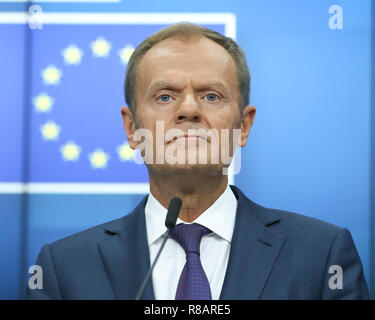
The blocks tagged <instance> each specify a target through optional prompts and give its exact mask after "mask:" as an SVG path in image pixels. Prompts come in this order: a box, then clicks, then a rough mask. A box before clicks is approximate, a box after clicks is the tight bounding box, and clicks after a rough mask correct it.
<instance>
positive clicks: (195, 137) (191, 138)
mask: <svg viewBox="0 0 375 320" xmlns="http://www.w3.org/2000/svg"><path fill="white" fill-rule="evenodd" d="M180 139H184V140H185V141H194V140H198V139H202V140H204V141H208V139H207V138H206V137H204V136H201V135H197V134H188V133H185V134H181V135H179V136H175V137H173V139H172V140H169V141H167V144H169V143H172V142H174V141H177V140H180Z"/></svg>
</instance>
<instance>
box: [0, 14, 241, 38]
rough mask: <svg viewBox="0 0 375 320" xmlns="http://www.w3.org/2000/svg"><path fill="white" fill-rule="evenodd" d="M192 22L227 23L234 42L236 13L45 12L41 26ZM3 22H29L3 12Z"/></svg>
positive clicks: (23, 17) (227, 32)
mask: <svg viewBox="0 0 375 320" xmlns="http://www.w3.org/2000/svg"><path fill="white" fill-rule="evenodd" d="M182 21H189V22H192V23H197V24H224V25H225V35H226V36H227V37H231V38H232V39H235V36H236V16H235V15H234V14H233V13H80V12H72V13H66V12H64V13H43V15H42V16H41V21H40V22H41V23H42V24H107V25H116V24H171V23H177V22H182ZM1 23H28V14H27V13H24V12H17V13H14V12H13V13H4V12H3V13H0V24H1Z"/></svg>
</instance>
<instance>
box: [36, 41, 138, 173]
mask: <svg viewBox="0 0 375 320" xmlns="http://www.w3.org/2000/svg"><path fill="white" fill-rule="evenodd" d="M90 48H91V53H92V55H93V56H94V57H95V58H108V56H109V54H110V52H111V49H112V44H111V43H110V42H109V41H108V40H106V39H105V38H104V37H102V36H100V37H97V38H96V39H95V40H94V41H92V42H91V43H90ZM133 52H134V47H133V46H132V45H130V44H128V45H125V46H124V47H123V48H121V49H120V50H118V55H119V58H120V62H121V63H122V64H124V65H126V64H127V63H128V62H129V59H130V57H131V55H132V54H133ZM61 55H62V57H63V59H64V63H65V64H66V65H69V66H78V65H80V64H81V62H82V58H83V56H84V52H83V50H82V49H81V48H79V47H78V46H77V45H75V44H74V43H70V44H69V45H68V46H67V47H66V48H64V49H63V50H62V51H61ZM40 75H41V77H42V80H43V83H44V84H45V85H46V86H57V85H58V84H59V83H60V80H61V78H62V76H63V72H62V70H61V69H59V68H58V67H56V66H55V65H54V64H49V65H47V66H46V67H45V68H44V69H42V70H41V72H40ZM32 103H33V105H34V109H35V111H36V112H38V113H50V112H51V111H52V108H53V105H54V103H55V99H54V98H53V97H51V96H49V95H48V93H46V92H41V93H39V94H38V95H37V96H35V97H33V98H32ZM39 130H40V133H41V136H42V139H43V140H45V141H57V140H58V139H59V134H60V132H61V130H62V128H61V125H59V124H57V123H55V122H54V121H53V120H48V121H46V122H45V123H44V124H42V125H41V126H40V127H39ZM60 153H61V158H62V160H63V161H66V162H77V161H79V159H80V155H81V153H82V147H81V146H80V145H78V144H77V143H76V142H75V141H73V140H69V141H67V142H66V143H65V144H63V145H61V147H60ZM117 154H118V159H119V160H120V161H124V162H125V161H132V160H133V159H134V156H135V151H134V150H133V149H132V148H131V147H130V146H129V145H128V144H127V143H125V142H124V143H123V144H121V145H119V146H117ZM88 159H89V162H90V166H91V168H92V169H106V168H107V167H108V161H109V160H110V156H109V154H108V153H107V152H105V151H104V150H103V149H102V148H96V149H95V150H94V151H93V152H91V153H89V154H88Z"/></svg>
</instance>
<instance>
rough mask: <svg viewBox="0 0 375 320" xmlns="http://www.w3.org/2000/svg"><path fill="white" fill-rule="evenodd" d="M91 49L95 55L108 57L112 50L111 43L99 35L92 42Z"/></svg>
mask: <svg viewBox="0 0 375 320" xmlns="http://www.w3.org/2000/svg"><path fill="white" fill-rule="evenodd" d="M91 50H92V53H93V55H94V57H97V58H106V57H108V55H109V51H110V50H111V43H110V42H108V41H107V40H105V39H104V38H103V37H99V38H97V39H96V40H95V41H93V42H91Z"/></svg>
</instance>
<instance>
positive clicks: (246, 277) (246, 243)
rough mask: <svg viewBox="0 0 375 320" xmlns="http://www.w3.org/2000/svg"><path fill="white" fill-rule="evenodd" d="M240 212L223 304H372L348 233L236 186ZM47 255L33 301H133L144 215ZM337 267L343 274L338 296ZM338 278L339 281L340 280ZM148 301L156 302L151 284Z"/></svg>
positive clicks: (143, 253) (144, 257)
mask: <svg viewBox="0 0 375 320" xmlns="http://www.w3.org/2000/svg"><path fill="white" fill-rule="evenodd" d="M231 188H232V190H233V192H234V194H235V196H236V198H237V200H238V207H237V213H236V221H235V227H234V232H233V238H232V242H231V249H230V250H231V251H230V256H229V261H228V267H227V271H226V275H225V279H224V284H223V287H222V291H221V296H220V299H368V297H369V294H368V288H367V285H366V281H365V278H364V275H363V270H362V264H361V261H360V258H359V256H358V253H357V251H356V248H355V245H354V243H353V240H352V237H351V235H350V233H349V231H348V230H347V229H343V228H340V227H337V226H334V225H331V224H329V223H326V222H323V221H320V220H317V219H313V218H309V217H306V216H302V215H299V214H295V213H291V212H286V211H280V210H274V209H268V208H264V207H262V206H260V205H257V204H255V203H254V202H252V201H251V200H249V199H248V198H247V197H246V196H245V195H244V194H243V193H242V192H241V191H240V190H239V189H238V188H236V187H233V186H231ZM146 201H147V196H146V197H145V198H144V199H143V200H142V202H141V203H140V204H139V205H138V206H137V207H136V208H135V209H134V210H133V212H131V213H130V214H128V215H126V216H124V217H123V218H120V219H118V220H114V221H111V222H108V223H105V224H102V225H99V226H96V227H94V228H91V229H89V230H86V231H83V232H80V233H77V234H75V235H72V236H70V237H67V238H65V239H62V240H59V241H57V242H54V243H52V244H46V245H44V246H43V247H42V249H41V252H40V254H39V257H38V259H37V262H36V264H37V265H40V266H41V267H42V269H43V289H33V290H32V289H29V288H28V289H27V295H26V296H27V299H134V297H135V296H136V293H137V291H138V289H139V287H140V285H141V283H142V281H143V279H144V277H145V275H146V273H147V271H148V269H149V266H150V258H149V250H148V245H147V235H146V221H145V214H144V208H145V204H146ZM332 265H339V266H341V268H342V271H343V274H342V276H343V287H342V289H331V288H330V286H329V279H330V277H332V276H334V275H335V274H331V273H329V268H330V266H332ZM336 275H337V274H336ZM142 298H143V299H154V292H153V288H152V281H149V283H148V285H147V287H146V289H145V292H144V295H143V297H142Z"/></svg>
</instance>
